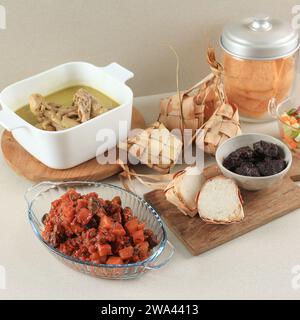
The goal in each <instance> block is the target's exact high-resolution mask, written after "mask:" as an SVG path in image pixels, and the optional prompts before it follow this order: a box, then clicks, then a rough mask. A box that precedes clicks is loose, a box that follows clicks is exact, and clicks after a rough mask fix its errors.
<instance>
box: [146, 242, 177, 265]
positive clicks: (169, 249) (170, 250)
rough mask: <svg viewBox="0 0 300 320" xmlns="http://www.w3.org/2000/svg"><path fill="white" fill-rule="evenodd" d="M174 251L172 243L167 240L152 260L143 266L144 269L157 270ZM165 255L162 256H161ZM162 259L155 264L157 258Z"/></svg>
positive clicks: (167, 260) (168, 259) (166, 261)
mask: <svg viewBox="0 0 300 320" xmlns="http://www.w3.org/2000/svg"><path fill="white" fill-rule="evenodd" d="M174 252H175V247H174V246H173V245H172V243H171V242H170V241H169V240H167V243H166V246H165V248H164V249H163V250H162V252H161V253H160V254H159V255H158V256H156V257H155V259H154V261H152V262H150V263H149V264H148V265H146V266H145V269H147V270H158V269H161V268H162V267H164V266H165V265H166V264H167V263H168V262H169V261H170V260H171V258H172V257H173V254H174ZM163 255H164V256H165V255H166V257H162V256H163ZM160 259H163V260H162V261H161V262H160V263H158V264H157V262H158V260H160Z"/></svg>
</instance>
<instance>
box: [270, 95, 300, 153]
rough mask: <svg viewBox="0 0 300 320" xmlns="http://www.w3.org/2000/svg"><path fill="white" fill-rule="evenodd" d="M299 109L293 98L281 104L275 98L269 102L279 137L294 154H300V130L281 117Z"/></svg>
mask: <svg viewBox="0 0 300 320" xmlns="http://www.w3.org/2000/svg"><path fill="white" fill-rule="evenodd" d="M294 107H296V108H297V107H298V105H297V103H296V101H294V99H292V98H287V99H285V100H284V101H282V102H281V103H278V104H277V103H276V100H275V99H274V98H273V99H271V100H270V102H269V107H268V108H269V114H270V115H271V116H272V117H273V118H274V119H276V120H277V123H278V128H279V135H280V138H281V139H282V141H283V142H284V143H285V144H286V145H287V146H288V147H289V148H290V150H292V151H293V152H296V153H299V152H300V141H297V140H298V139H300V128H295V127H293V126H291V125H290V124H287V123H285V122H284V121H282V120H281V117H280V116H281V115H282V114H283V113H284V112H288V111H289V110H290V109H292V108H294Z"/></svg>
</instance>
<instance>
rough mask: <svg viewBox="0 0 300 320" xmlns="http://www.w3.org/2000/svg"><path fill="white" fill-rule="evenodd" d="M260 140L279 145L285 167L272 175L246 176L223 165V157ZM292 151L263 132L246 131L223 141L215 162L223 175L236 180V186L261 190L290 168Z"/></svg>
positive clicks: (277, 179) (281, 176)
mask: <svg viewBox="0 0 300 320" xmlns="http://www.w3.org/2000/svg"><path fill="white" fill-rule="evenodd" d="M260 140H264V141H267V142H272V143H274V144H277V145H278V146H279V147H281V148H282V149H283V151H284V154H285V161H286V162H287V167H286V168H285V169H284V170H283V171H281V172H279V173H277V174H274V175H272V176H266V177H248V176H242V175H239V174H236V173H234V172H231V171H229V170H228V169H226V168H225V167H224V166H223V161H224V159H225V158H226V157H227V156H228V155H229V154H230V153H231V152H233V151H235V150H237V149H239V148H241V147H246V146H249V147H252V146H253V143H255V142H258V141H260ZM292 160H293V157H292V153H291V151H290V150H289V148H288V147H287V146H286V145H285V144H284V143H283V142H281V141H280V140H278V139H276V138H274V137H272V136H269V135H265V134H257V133H247V134H242V135H240V136H236V137H233V138H231V139H228V140H227V141H225V142H224V143H223V144H222V145H221V146H220V147H219V148H218V150H217V152H216V161H217V164H218V166H219V168H220V170H221V171H222V173H223V174H224V176H226V177H228V178H231V179H233V180H235V181H236V183H237V184H238V186H240V187H241V188H243V189H246V190H253V191H254V190H261V189H265V188H267V187H269V186H271V185H273V184H274V183H276V182H278V181H279V180H281V179H282V178H283V177H284V176H285V175H286V174H287V172H288V171H289V170H290V168H291V165H292Z"/></svg>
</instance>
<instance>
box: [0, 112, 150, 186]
mask: <svg viewBox="0 0 300 320" xmlns="http://www.w3.org/2000/svg"><path fill="white" fill-rule="evenodd" d="M131 127H132V128H145V120H144V118H143V116H142V115H141V114H140V112H139V111H138V110H137V109H135V108H133V113H132V123H131ZM1 148H2V152H3V156H4V158H5V160H6V162H7V163H8V165H9V166H10V167H11V168H12V169H13V170H14V171H15V172H16V173H17V174H18V175H20V176H23V177H24V178H26V179H28V180H31V181H34V182H40V181H70V180H79V181H84V180H88V181H100V180H103V179H106V178H108V177H111V176H113V175H115V174H117V173H119V172H120V171H121V168H120V166H119V165H117V164H105V165H100V164H99V163H98V162H97V161H96V159H92V160H89V161H87V162H85V163H83V164H81V165H79V166H77V167H74V168H71V169H66V170H55V169H51V168H49V167H47V166H45V165H44V164H42V163H41V162H40V161H39V160H37V159H36V158H34V157H33V156H32V155H30V154H29V153H28V152H27V151H26V150H25V149H24V148H23V147H22V146H21V145H19V144H18V142H17V141H16V140H15V139H14V138H13V136H12V134H11V133H10V132H8V131H4V133H3V135H2V139H1Z"/></svg>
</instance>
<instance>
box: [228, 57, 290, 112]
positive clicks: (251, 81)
mask: <svg viewBox="0 0 300 320" xmlns="http://www.w3.org/2000/svg"><path fill="white" fill-rule="evenodd" d="M294 68H295V58H294V55H292V56H289V57H285V58H280V59H276V60H243V59H239V58H236V57H234V56H232V55H230V54H228V53H224V83H225V91H226V94H227V98H228V101H229V103H230V104H235V105H236V106H237V107H238V108H239V111H240V114H241V115H244V116H246V117H251V118H260V117H263V116H264V115H265V114H266V113H267V109H268V102H269V100H270V99H271V98H272V97H275V98H276V101H277V102H281V101H282V100H283V99H284V98H286V97H287V95H288V93H289V91H290V89H291V86H292V83H293V79H294Z"/></svg>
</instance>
